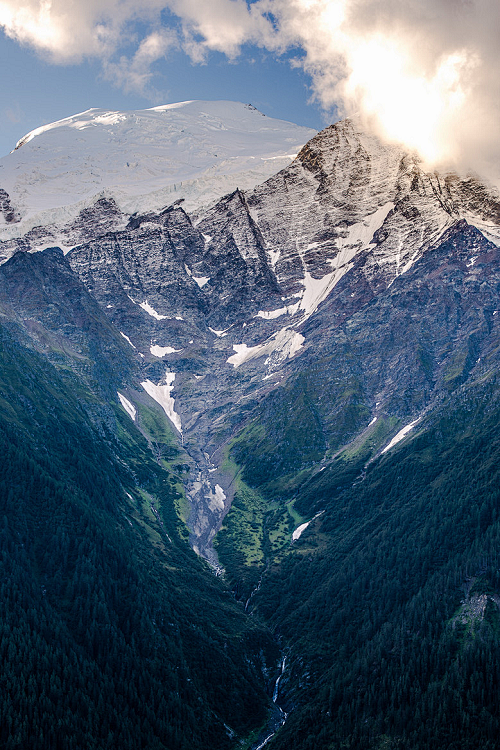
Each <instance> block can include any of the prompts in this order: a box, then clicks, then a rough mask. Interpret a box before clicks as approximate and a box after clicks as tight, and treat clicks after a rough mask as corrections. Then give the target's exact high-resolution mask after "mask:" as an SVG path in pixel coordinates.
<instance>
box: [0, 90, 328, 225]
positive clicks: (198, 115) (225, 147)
mask: <svg viewBox="0 0 500 750" xmlns="http://www.w3.org/2000/svg"><path fill="white" fill-rule="evenodd" d="M315 132H316V131H314V130H312V129H310V128H305V127H300V126H298V125H294V124H293V123H290V122H285V121H283V120H276V119H274V118H272V117H267V116H265V115H263V114H262V113H261V112H259V111H258V110H257V109H256V108H255V107H253V106H252V105H251V104H241V103H239V102H230V101H218V102H204V101H187V102H179V103H176V104H166V105H163V106H160V107H153V108H152V109H145V110H135V111H131V112H119V111H115V110H105V109H89V110H87V111H86V112H81V113H80V114H76V115H73V116H72V117H67V118H65V119H63V120H59V121H57V122H54V123H51V124H50V125H43V126H42V127H40V128H37V129H36V130H33V131H31V133H28V134H27V135H26V136H24V138H21V140H20V141H19V142H18V144H17V146H16V148H15V149H14V151H12V153H10V154H9V155H8V156H6V157H4V158H3V159H1V160H0V187H1V188H2V189H3V190H4V191H5V192H6V193H7V194H8V196H9V198H10V202H11V205H12V207H13V213H12V212H10V213H9V211H4V212H3V215H2V217H1V219H2V220H3V221H4V223H5V222H6V223H7V224H10V227H9V229H8V230H7V234H6V229H5V228H4V229H3V236H4V237H5V236H14V234H13V233H15V236H19V232H20V229H21V228H20V227H19V226H18V227H17V228H16V226H15V224H16V221H15V220H16V219H18V220H19V219H21V220H22V226H23V227H24V231H26V228H30V227H32V226H35V225H37V224H47V223H49V222H53V221H61V220H64V219H65V220H68V219H69V218H71V217H72V216H75V215H76V214H77V213H78V211H79V210H81V209H82V208H83V207H84V206H86V205H88V204H89V203H90V202H92V201H93V200H95V198H96V197H97V196H102V195H105V196H107V197H112V198H113V199H114V200H115V201H116V202H117V204H118V206H119V207H120V208H121V209H122V210H124V211H126V212H128V213H133V212H134V211H138V210H139V211H144V210H152V209H160V208H162V207H164V206H166V205H168V204H170V203H172V202H174V201H175V200H180V199H184V201H185V206H186V207H187V208H188V210H190V211H191V210H193V209H195V208H198V207H199V206H200V205H207V204H210V203H213V202H214V200H216V199H218V198H220V197H221V196H222V195H224V194H225V193H228V192H231V191H232V190H234V189H235V188H237V187H239V188H240V189H243V190H248V189H250V188H251V187H254V186H255V185H257V184H258V183H259V182H262V181H263V180H265V179H267V178H268V177H270V176H271V175H272V174H274V173H275V172H277V171H278V170H279V169H282V168H283V167H284V166H286V165H287V164H289V163H290V161H291V160H292V159H293V158H294V156H295V155H296V154H297V151H299V150H300V148H301V147H302V146H303V145H304V143H305V142H306V141H308V140H309V139H310V138H311V137H312V136H313V135H314V134H315ZM0 197H1V196H0Z"/></svg>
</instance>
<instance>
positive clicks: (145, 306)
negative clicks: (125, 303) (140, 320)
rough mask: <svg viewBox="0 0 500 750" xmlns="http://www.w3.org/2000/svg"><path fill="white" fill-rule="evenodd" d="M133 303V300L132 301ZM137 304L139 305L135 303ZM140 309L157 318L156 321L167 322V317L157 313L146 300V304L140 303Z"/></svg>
mask: <svg viewBox="0 0 500 750" xmlns="http://www.w3.org/2000/svg"><path fill="white" fill-rule="evenodd" d="M132 301H133V300H132ZM135 304H137V303H135ZM139 307H142V309H143V310H144V311H145V312H147V314H148V315H151V317H152V318H155V320H166V319H167V315H160V313H157V312H156V310H154V309H153V308H152V307H151V305H150V304H149V302H148V301H147V300H146V301H145V302H140V303H139Z"/></svg>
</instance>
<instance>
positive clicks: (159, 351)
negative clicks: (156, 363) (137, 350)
mask: <svg viewBox="0 0 500 750" xmlns="http://www.w3.org/2000/svg"><path fill="white" fill-rule="evenodd" d="M149 351H150V352H151V354H153V355H154V356H155V357H160V358H161V357H164V356H165V354H176V353H177V352H181V351H182V349H174V347H173V346H158V345H157V344H155V345H154V346H150V347H149Z"/></svg>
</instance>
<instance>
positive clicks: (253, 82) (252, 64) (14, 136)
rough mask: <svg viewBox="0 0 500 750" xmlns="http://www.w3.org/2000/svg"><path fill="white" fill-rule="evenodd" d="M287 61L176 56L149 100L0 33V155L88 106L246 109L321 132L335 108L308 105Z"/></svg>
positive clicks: (91, 66)
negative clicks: (201, 104) (211, 102)
mask: <svg viewBox="0 0 500 750" xmlns="http://www.w3.org/2000/svg"><path fill="white" fill-rule="evenodd" d="M292 56H293V55H291V54H290V53H288V54H287V55H284V56H282V57H275V56H273V55H271V54H269V53H267V52H265V51H263V50H260V49H258V48H254V47H251V46H247V47H246V48H245V49H244V50H243V52H242V54H241V55H240V56H239V57H238V58H237V59H236V60H235V61H234V62H231V61H230V60H228V58H227V57H226V56H225V55H223V54H222V53H220V52H212V53H210V55H209V57H208V60H207V63H206V64H196V63H193V62H191V61H190V59H189V57H188V56H187V55H186V54H184V53H183V52H182V51H178V52H175V53H174V54H171V55H169V56H168V58H167V59H165V60H160V61H158V62H157V63H156V64H155V65H154V67H153V70H154V73H155V76H154V78H153V79H152V85H153V86H154V88H155V89H156V92H155V94H154V95H140V94H137V93H125V92H124V91H123V90H122V89H120V88H119V87H117V86H116V85H113V83H111V82H110V81H107V80H105V78H104V76H103V74H102V69H101V65H100V63H99V61H97V60H94V61H88V60H87V61H83V62H82V63H79V64H65V65H61V64H58V65H56V64H53V63H50V62H47V61H46V60H44V59H43V57H40V56H39V54H37V53H36V52H35V51H34V50H33V49H32V48H30V47H27V46H24V45H19V44H18V43H17V42H15V41H13V40H12V39H9V38H7V37H6V36H5V35H4V34H3V33H1V32H0V66H1V69H2V70H3V71H4V75H3V76H2V77H1V80H0V94H1V97H0V102H1V104H0V156H3V155H5V154H6V153H8V152H9V151H11V150H12V149H13V148H14V146H15V144H16V142H17V141H18V140H19V139H20V138H21V137H22V136H23V135H25V134H26V133H27V132H29V131H30V130H33V129H34V128H36V127H38V126H40V125H44V124H46V123H49V122H53V121H54V120H59V119H61V118H63V117H68V116H70V115H72V114H75V113H76V112H81V111H83V110H85V109H89V108H90V107H101V108H109V109H122V110H130V109H144V108H146V107H151V106H154V105H156V104H166V103H169V102H176V101H184V100H186V99H230V100H233V101H242V102H244V103H251V104H253V105H254V106H255V107H257V109H260V110H261V111H262V112H264V114H266V115H269V116H271V117H277V118H280V119H283V120H289V121H290V122H295V123H297V124H298V125H307V126H308V127H312V128H316V129H317V130H320V129H321V128H323V127H325V125H327V124H329V122H330V120H332V121H333V120H334V119H336V118H335V109H334V108H332V109H331V110H330V112H331V114H330V116H329V115H328V114H327V113H325V112H324V111H323V110H322V109H321V108H320V107H319V105H318V104H317V103H312V102H311V101H310V100H311V89H310V79H309V77H308V76H307V75H306V74H305V73H304V72H303V71H302V70H301V69H300V68H292V67H291V66H290V62H289V60H290V58H291V57H292ZM337 119H338V118H337Z"/></svg>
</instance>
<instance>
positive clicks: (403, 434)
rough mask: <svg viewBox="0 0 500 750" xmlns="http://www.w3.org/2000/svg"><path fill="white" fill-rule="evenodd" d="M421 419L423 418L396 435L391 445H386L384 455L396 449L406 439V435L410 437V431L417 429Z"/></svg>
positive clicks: (411, 423)
mask: <svg viewBox="0 0 500 750" xmlns="http://www.w3.org/2000/svg"><path fill="white" fill-rule="evenodd" d="M420 419H421V417H418V419H414V420H413V422H410V424H407V425H406V427H403V429H402V430H400V431H399V432H398V433H397V434H396V435H394V437H393V438H392V440H391V442H390V443H389V445H386V447H385V448H384V450H383V451H382V453H387V451H389V450H391V448H394V446H395V445H396V443H399V442H400V441H401V440H402V439H403V438H404V437H406V435H408V433H409V432H410V430H412V429H413V428H414V427H415V425H416V424H417V422H420Z"/></svg>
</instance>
